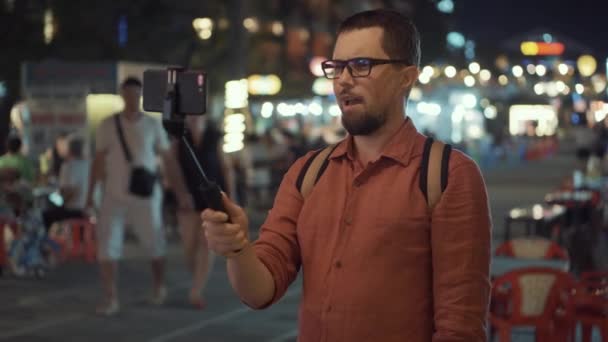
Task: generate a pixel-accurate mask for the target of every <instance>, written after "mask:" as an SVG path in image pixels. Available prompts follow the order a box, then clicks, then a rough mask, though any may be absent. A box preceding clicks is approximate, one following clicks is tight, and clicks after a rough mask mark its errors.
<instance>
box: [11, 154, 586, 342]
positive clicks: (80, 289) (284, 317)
mask: <svg viewBox="0 0 608 342" xmlns="http://www.w3.org/2000/svg"><path fill="white" fill-rule="evenodd" d="M572 165H574V159H573V158H571V157H569V156H558V157H556V158H553V159H551V160H546V161H538V162H533V163H528V164H523V165H519V166H510V167H504V168H499V169H494V170H490V171H487V172H486V182H487V185H488V189H489V195H490V200H491V204H492V210H493V217H494V225H495V230H494V234H495V240H499V239H501V238H502V235H501V234H502V224H503V218H504V215H505V214H506V212H507V211H508V210H509V209H510V208H511V207H513V206H517V205H523V204H533V203H535V202H538V201H541V200H542V198H543V196H544V194H545V193H546V192H547V191H549V190H551V189H552V188H554V187H555V186H556V185H557V184H559V182H560V181H561V180H562V179H563V177H565V176H567V175H568V174H569V173H570V172H571V169H572ZM252 221H258V222H253V223H254V224H252V226H256V225H259V223H260V222H259V221H260V219H259V218H258V219H254V220H252ZM256 231H257V227H256V229H254V230H252V234H255V233H256ZM514 234H517V231H514ZM127 252H128V254H129V258H128V260H127V261H125V262H123V263H122V265H121V270H120V275H121V278H120V290H121V293H120V298H121V301H122V311H121V313H120V314H119V315H117V316H115V317H110V318H104V317H98V316H96V315H95V314H94V308H95V305H96V302H97V300H98V294H99V286H98V284H97V268H96V266H95V265H94V264H86V263H84V262H70V263H68V264H64V265H61V266H60V267H59V268H58V269H56V270H54V271H53V272H52V273H51V274H49V275H48V276H47V277H46V278H45V279H43V280H34V279H16V278H13V277H10V276H8V277H7V276H5V277H3V278H0V303H2V304H1V305H0V341H15V342H17V341H23V342H51V341H53V342H59V341H62V342H63V341H86V342H97V341H99V342H101V341H104V342H106V341H109V342H121V341H129V342H132V341H142V342H165V341H172V342H185V341H200V342H203V341H204V342H219V341H221V342H226V341H248V342H254V341H265V342H280V341H295V340H296V334H297V331H296V320H297V307H298V302H299V296H300V289H301V278H299V280H298V281H297V282H296V283H295V284H293V285H292V287H291V288H290V290H289V292H288V293H287V295H286V297H285V298H283V299H282V301H281V302H279V303H278V304H276V305H274V306H273V307H272V308H270V309H268V310H264V311H252V310H249V309H247V308H246V307H245V306H244V305H243V304H241V303H240V301H239V300H238V299H237V298H236V297H235V296H234V294H233V292H232V289H231V288H230V285H229V284H228V281H227V276H226V270H225V265H224V262H223V260H221V259H217V260H216V263H215V268H214V270H213V273H212V275H211V279H210V281H209V286H208V290H207V293H206V298H207V300H208V307H207V309H205V310H204V311H196V310H194V309H192V308H190V307H189V306H188V305H187V302H186V299H187V293H188V292H187V290H188V285H189V277H188V275H187V273H186V270H185V266H184V263H183V261H182V258H181V250H180V247H179V244H178V243H177V242H175V241H174V242H173V243H172V244H171V248H170V253H169V274H168V278H169V288H170V293H169V300H168V303H167V304H166V305H165V306H163V307H154V306H152V305H149V304H148V303H147V297H148V295H149V293H150V286H149V284H150V273H149V270H148V267H147V264H146V263H145V261H144V260H142V259H141V258H139V257H138V256H137V254H138V250H137V248H136V246H135V245H134V244H130V245H129V246H128V249H127Z"/></svg>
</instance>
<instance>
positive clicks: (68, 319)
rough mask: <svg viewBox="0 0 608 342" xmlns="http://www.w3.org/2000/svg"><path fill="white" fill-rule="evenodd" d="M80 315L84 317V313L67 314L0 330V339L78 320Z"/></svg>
mask: <svg viewBox="0 0 608 342" xmlns="http://www.w3.org/2000/svg"><path fill="white" fill-rule="evenodd" d="M82 317H84V315H81V314H75V315H68V316H65V317H63V318H60V319H55V320H52V321H47V322H44V323H40V324H36V325H31V326H28V327H26V328H21V329H17V330H13V331H8V332H0V339H9V338H14V337H17V336H21V335H26V334H28V335H29V334H31V333H32V332H34V331H37V330H41V329H45V328H48V327H52V326H56V325H60V324H66V323H69V322H73V321H76V320H79V319H80V318H82Z"/></svg>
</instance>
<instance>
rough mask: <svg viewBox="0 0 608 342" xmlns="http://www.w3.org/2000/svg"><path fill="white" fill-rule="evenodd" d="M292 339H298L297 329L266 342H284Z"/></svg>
mask: <svg viewBox="0 0 608 342" xmlns="http://www.w3.org/2000/svg"><path fill="white" fill-rule="evenodd" d="M294 337H298V329H293V330H290V331H288V332H286V333H284V334H282V335H279V336H277V337H275V338H273V339H272V340H270V341H268V342H285V341H288V340H289V339H292V338H294Z"/></svg>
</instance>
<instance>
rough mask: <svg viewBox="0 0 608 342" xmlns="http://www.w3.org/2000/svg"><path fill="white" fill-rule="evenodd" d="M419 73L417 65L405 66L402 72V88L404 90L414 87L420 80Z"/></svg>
mask: <svg viewBox="0 0 608 342" xmlns="http://www.w3.org/2000/svg"><path fill="white" fill-rule="evenodd" d="M418 75H420V70H418V67H416V66H415V65H408V66H406V67H404V68H403V70H402V72H401V88H402V89H404V90H405V89H412V87H413V86H414V84H416V81H417V80H418Z"/></svg>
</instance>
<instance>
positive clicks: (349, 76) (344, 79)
mask: <svg viewBox="0 0 608 342" xmlns="http://www.w3.org/2000/svg"><path fill="white" fill-rule="evenodd" d="M337 81H338V82H337V83H338V84H339V85H340V86H342V87H345V86H349V85H352V84H353V73H352V69H351V68H350V67H349V66H348V65H347V66H346V67H344V69H342V73H340V76H338V78H337Z"/></svg>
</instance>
